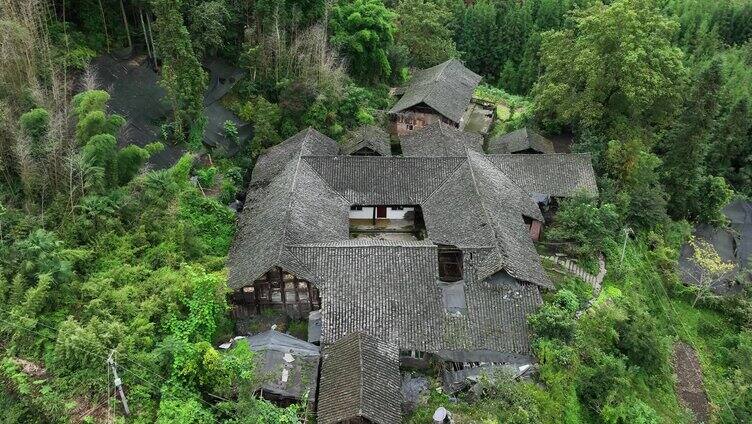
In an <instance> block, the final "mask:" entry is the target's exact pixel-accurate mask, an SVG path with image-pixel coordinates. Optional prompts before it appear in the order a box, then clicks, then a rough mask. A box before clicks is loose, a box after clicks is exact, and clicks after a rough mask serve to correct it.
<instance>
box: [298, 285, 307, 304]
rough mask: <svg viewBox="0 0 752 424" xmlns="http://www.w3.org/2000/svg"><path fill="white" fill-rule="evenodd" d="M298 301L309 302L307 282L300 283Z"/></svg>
mask: <svg viewBox="0 0 752 424" xmlns="http://www.w3.org/2000/svg"><path fill="white" fill-rule="evenodd" d="M298 299H300V301H301V302H308V283H306V282H305V281H298Z"/></svg>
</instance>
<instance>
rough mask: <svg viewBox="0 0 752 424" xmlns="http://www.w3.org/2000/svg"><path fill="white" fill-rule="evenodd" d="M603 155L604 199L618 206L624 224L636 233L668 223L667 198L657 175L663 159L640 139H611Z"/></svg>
mask: <svg viewBox="0 0 752 424" xmlns="http://www.w3.org/2000/svg"><path fill="white" fill-rule="evenodd" d="M604 156H605V161H604V162H605V164H606V166H605V168H606V169H605V176H604V178H603V182H604V193H602V196H603V197H604V198H605V199H608V201H609V202H612V203H614V204H615V205H616V207H617V210H618V211H619V213H620V215H621V216H622V219H623V221H624V222H626V223H627V224H629V225H631V226H632V227H633V228H634V229H635V230H637V229H648V228H654V227H656V226H660V225H662V224H665V223H666V222H667V221H668V215H667V214H666V198H667V195H666V192H665V190H664V189H663V186H662V185H661V183H660V174H659V173H658V169H659V168H660V166H661V159H660V158H659V157H658V156H656V155H655V154H653V153H651V152H649V151H647V149H646V148H645V146H644V143H643V142H641V141H640V140H638V139H631V140H628V141H627V142H625V143H622V142H619V141H616V140H612V141H611V142H609V143H608V147H607V149H606V152H605V155H604Z"/></svg>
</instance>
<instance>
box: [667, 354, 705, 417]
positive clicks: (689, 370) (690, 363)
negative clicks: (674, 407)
mask: <svg viewBox="0 0 752 424" xmlns="http://www.w3.org/2000/svg"><path fill="white" fill-rule="evenodd" d="M672 359H673V362H674V372H675V373H676V377H677V382H676V392H677V394H678V395H679V401H680V402H681V404H682V405H683V406H684V407H686V408H687V409H689V410H690V411H692V414H693V415H694V417H695V422H698V423H707V422H709V419H710V408H709V406H708V396H707V395H706V394H705V387H704V386H703V384H702V370H701V369H700V361H699V360H698V359H697V353H696V352H695V350H694V349H692V347H691V346H689V345H688V344H686V343H684V342H677V343H676V344H675V345H674V354H673V358H672Z"/></svg>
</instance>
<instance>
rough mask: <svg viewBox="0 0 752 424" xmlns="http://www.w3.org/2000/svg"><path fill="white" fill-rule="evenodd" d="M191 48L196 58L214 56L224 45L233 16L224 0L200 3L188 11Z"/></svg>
mask: <svg viewBox="0 0 752 424" xmlns="http://www.w3.org/2000/svg"><path fill="white" fill-rule="evenodd" d="M188 13H189V16H190V22H191V23H190V34H191V42H192V43H193V48H194V50H195V51H196V55H197V56H198V57H204V56H206V55H207V54H216V53H217V51H218V50H221V49H222V48H224V47H225V45H226V39H227V36H228V25H229V24H230V23H232V20H233V16H232V13H231V12H230V8H228V7H227V3H226V2H225V0H213V1H201V2H198V4H196V5H194V6H193V7H191V8H190V9H189V11H188Z"/></svg>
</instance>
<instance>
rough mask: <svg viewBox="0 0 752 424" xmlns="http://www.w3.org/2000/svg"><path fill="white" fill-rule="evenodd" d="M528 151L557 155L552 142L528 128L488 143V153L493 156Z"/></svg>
mask: <svg viewBox="0 0 752 424" xmlns="http://www.w3.org/2000/svg"><path fill="white" fill-rule="evenodd" d="M528 149H531V150H534V151H536V152H539V153H555V150H554V145H553V143H551V140H548V139H547V138H545V137H543V136H542V135H540V134H538V133H537V132H535V131H533V130H531V129H529V128H527V127H526V128H521V129H519V130H516V131H512V132H510V133H507V134H504V135H502V136H499V137H496V138H493V139H491V141H489V142H488V153H492V154H503V153H517V152H522V151H525V150H528Z"/></svg>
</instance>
